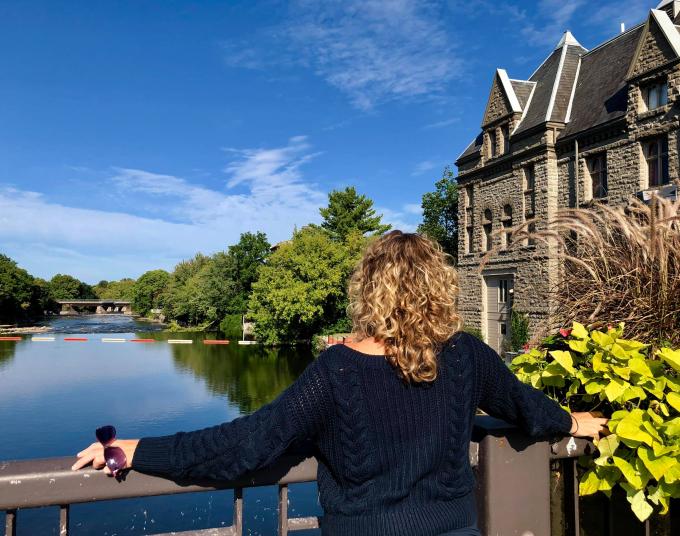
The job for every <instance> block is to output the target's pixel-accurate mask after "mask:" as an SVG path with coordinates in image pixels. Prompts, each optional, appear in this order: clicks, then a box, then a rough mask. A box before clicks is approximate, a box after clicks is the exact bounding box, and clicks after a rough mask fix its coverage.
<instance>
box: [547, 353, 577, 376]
mask: <svg viewBox="0 0 680 536" xmlns="http://www.w3.org/2000/svg"><path fill="white" fill-rule="evenodd" d="M550 355H551V356H552V357H553V359H554V360H555V362H557V363H559V364H560V366H561V367H562V368H563V369H564V370H566V371H567V372H569V373H570V374H574V373H575V372H576V371H575V370H574V360H573V358H572V357H571V352H567V351H565V350H553V351H552V352H550Z"/></svg>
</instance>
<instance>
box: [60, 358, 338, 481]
mask: <svg viewBox="0 0 680 536" xmlns="http://www.w3.org/2000/svg"><path fill="white" fill-rule="evenodd" d="M331 413H332V394H331V392H330V384H329V382H328V381H327V375H326V373H325V370H324V365H323V363H322V360H321V356H320V357H319V358H317V360H315V361H314V362H313V363H312V364H310V365H309V366H308V367H307V368H306V369H305V370H304V372H303V373H302V374H301V376H300V377H299V378H298V379H297V380H296V381H295V382H294V383H293V384H292V385H291V386H290V387H288V388H287V389H286V390H285V391H284V392H283V393H281V394H280V395H279V396H278V397H277V398H276V400H274V401H273V402H270V403H269V404H267V405H265V406H263V407H262V408H260V409H259V410H257V411H255V412H254V413H252V414H250V415H245V416H242V417H238V418H236V419H234V420H233V421H230V422H226V423H223V424H219V425H217V426H212V427H209V428H204V429H202V430H196V431H193V432H178V433H176V434H172V435H167V436H161V437H144V438H142V439H140V440H138V441H136V440H119V441H116V442H115V443H113V445H114V446H120V447H121V448H123V450H124V451H125V453H126V457H127V459H128V467H131V468H132V469H135V470H136V471H140V472H143V473H151V474H156V475H160V476H164V477H167V478H172V479H175V480H180V479H187V478H194V479H210V480H233V479H235V478H238V477H239V476H241V475H243V474H245V473H249V472H251V471H254V470H256V469H259V468H260V467H264V466H266V465H269V464H270V463H272V462H273V461H274V460H276V459H277V458H278V457H280V456H281V455H282V454H283V453H284V452H285V450H286V449H287V448H288V447H289V446H290V445H291V444H293V443H294V442H296V441H298V440H304V439H307V438H312V437H314V436H315V435H316V434H317V433H318V431H319V430H320V428H321V427H322V426H323V425H324V423H325V422H326V421H327V420H328V419H329V418H330V415H331ZM99 451H101V453H100V452H99ZM78 457H79V459H78V461H77V462H76V464H74V466H73V468H74V469H79V468H80V467H83V466H85V465H87V464H88V463H90V462H92V463H93V466H94V467H102V466H103V465H104V459H103V449H102V448H101V446H97V444H93V445H91V446H90V447H88V449H86V450H84V451H83V452H80V453H79V454H78Z"/></svg>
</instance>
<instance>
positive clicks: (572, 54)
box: [546, 46, 586, 123]
mask: <svg viewBox="0 0 680 536" xmlns="http://www.w3.org/2000/svg"><path fill="white" fill-rule="evenodd" d="M585 53H586V50H585V49H584V48H581V47H577V46H570V47H568V48H567V52H566V55H565V56H564V64H563V65H562V76H560V85H559V86H558V88H557V92H556V94H555V104H554V105H553V111H552V114H551V115H550V120H551V121H559V122H562V123H563V122H564V121H566V118H567V110H568V108H569V101H570V100H571V93H572V90H573V89H574V83H576V70H577V69H578V61H579V58H580V57H581V56H582V55H583V54H585ZM546 113H547V110H546Z"/></svg>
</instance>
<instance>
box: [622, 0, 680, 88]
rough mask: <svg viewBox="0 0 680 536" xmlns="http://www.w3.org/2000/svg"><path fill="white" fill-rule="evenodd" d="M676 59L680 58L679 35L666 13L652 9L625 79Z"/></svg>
mask: <svg viewBox="0 0 680 536" xmlns="http://www.w3.org/2000/svg"><path fill="white" fill-rule="evenodd" d="M674 3H678V2H674ZM678 58H680V33H678V30H677V28H676V26H675V25H674V24H673V21H671V19H670V17H669V16H668V13H667V12H666V11H662V10H658V9H652V10H651V11H650V14H649V18H648V19H647V22H646V23H645V26H644V28H643V30H642V34H641V35H640V40H639V41H638V45H637V49H636V50H635V54H634V55H633V61H632V62H631V64H630V67H629V69H628V74H627V76H626V78H627V79H631V78H636V77H638V76H640V75H644V74H645V73H648V72H651V71H654V70H656V69H659V68H661V67H663V66H665V65H667V64H668V63H670V62H672V61H673V60H676V59H678Z"/></svg>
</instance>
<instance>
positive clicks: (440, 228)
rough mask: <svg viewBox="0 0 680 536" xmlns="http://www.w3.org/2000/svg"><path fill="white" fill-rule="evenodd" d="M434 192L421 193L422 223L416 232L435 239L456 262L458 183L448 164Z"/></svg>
mask: <svg viewBox="0 0 680 536" xmlns="http://www.w3.org/2000/svg"><path fill="white" fill-rule="evenodd" d="M434 186H435V190H434V192H427V193H426V194H424V195H423V200H422V205H421V206H422V208H423V223H421V224H420V225H419V226H418V232H419V233H421V234H423V235H426V236H428V237H430V238H432V239H433V240H436V241H437V242H439V244H440V245H441V247H442V249H443V250H444V251H445V252H446V253H449V254H450V255H452V256H453V258H454V259H455V261H456V263H457V262H458V183H457V182H456V178H455V177H454V175H453V171H452V170H451V168H450V167H449V166H447V167H445V168H444V172H443V173H442V178H441V179H439V180H438V181H437V182H436V183H435V185H434Z"/></svg>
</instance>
